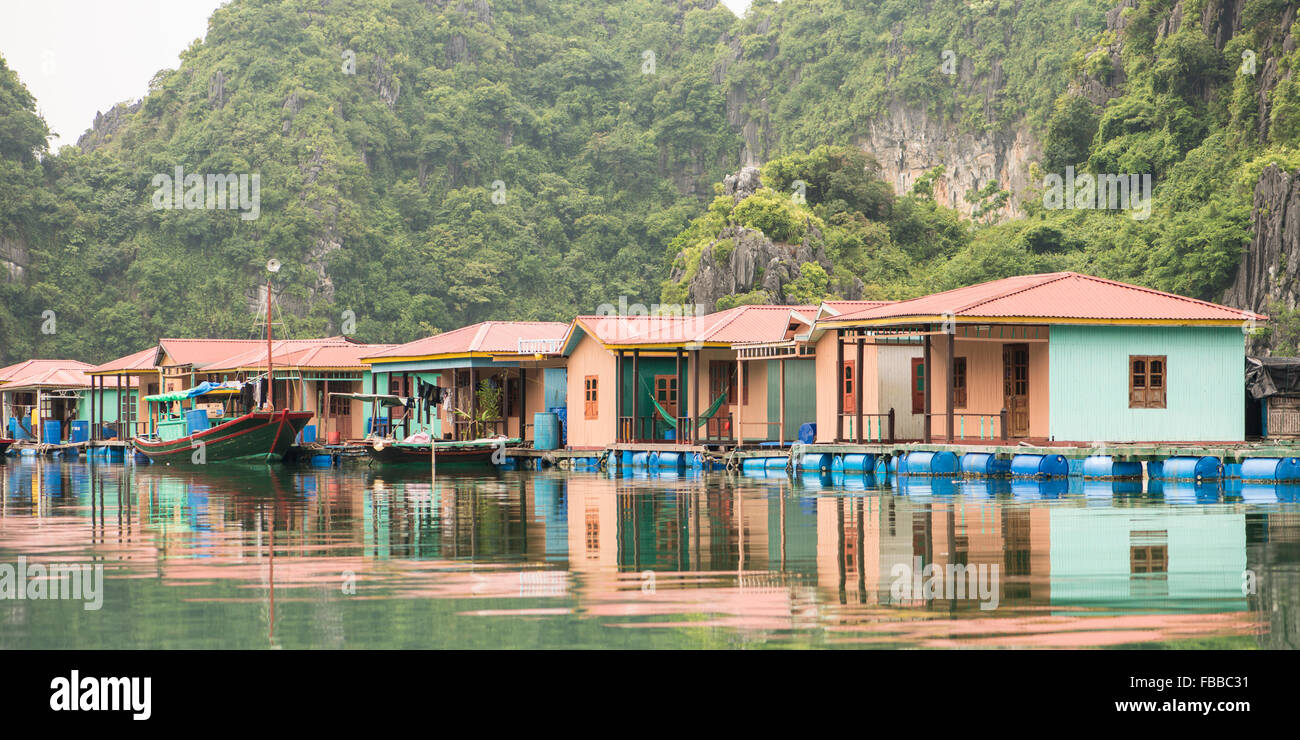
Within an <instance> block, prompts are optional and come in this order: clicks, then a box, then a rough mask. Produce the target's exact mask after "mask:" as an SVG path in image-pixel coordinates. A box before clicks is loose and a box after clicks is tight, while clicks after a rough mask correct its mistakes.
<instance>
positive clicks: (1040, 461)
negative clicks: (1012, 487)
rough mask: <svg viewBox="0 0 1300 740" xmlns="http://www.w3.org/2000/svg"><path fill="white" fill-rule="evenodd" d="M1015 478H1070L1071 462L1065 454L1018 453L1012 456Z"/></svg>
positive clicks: (1012, 473)
mask: <svg viewBox="0 0 1300 740" xmlns="http://www.w3.org/2000/svg"><path fill="white" fill-rule="evenodd" d="M1011 475H1012V477H1015V478H1068V477H1069V475H1070V463H1069V462H1068V461H1066V459H1065V456H1064V455H1016V456H1015V457H1013V458H1011Z"/></svg>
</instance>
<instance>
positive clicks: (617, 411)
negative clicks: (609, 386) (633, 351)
mask: <svg viewBox="0 0 1300 740" xmlns="http://www.w3.org/2000/svg"><path fill="white" fill-rule="evenodd" d="M582 387H583V399H584V404H585V399H586V392H587V391H586V388H587V385H586V381H585V380H584V381H583V386H582ZM625 436H626V435H625V434H624V433H623V350H621V349H620V350H619V351H618V352H617V353H615V355H614V441H615V442H626V441H628V440H626V439H624V437H625Z"/></svg>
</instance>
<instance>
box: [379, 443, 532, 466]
mask: <svg viewBox="0 0 1300 740" xmlns="http://www.w3.org/2000/svg"><path fill="white" fill-rule="evenodd" d="M517 444H519V440H518V439H507V438H505V437H497V438H493V439H474V440H466V441H452V440H448V441H445V442H435V443H434V449H433V450H432V451H430V449H429V443H428V442H386V441H384V440H373V441H371V443H370V444H368V445H366V453H367V454H369V455H370V459H371V460H373V461H374V462H378V463H384V464H393V463H420V464H423V465H425V466H429V465H430V464H431V461H430V454H432V455H433V456H434V457H435V458H436V459H437V464H438V467H443V466H451V467H468V466H473V467H479V466H485V467H490V466H492V465H493V464H494V463H493V461H492V455H493V453H494V452H496V451H497V450H499V449H504V448H505V447H509V446H511V445H517Z"/></svg>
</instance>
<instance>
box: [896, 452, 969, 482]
mask: <svg viewBox="0 0 1300 740" xmlns="http://www.w3.org/2000/svg"><path fill="white" fill-rule="evenodd" d="M906 467H907V470H900V471H899V473H900V474H903V475H934V476H944V475H956V474H957V456H956V455H955V454H953V453H951V452H910V453H908V455H907V465H906Z"/></svg>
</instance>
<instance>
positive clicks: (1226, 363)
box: [1048, 326, 1246, 442]
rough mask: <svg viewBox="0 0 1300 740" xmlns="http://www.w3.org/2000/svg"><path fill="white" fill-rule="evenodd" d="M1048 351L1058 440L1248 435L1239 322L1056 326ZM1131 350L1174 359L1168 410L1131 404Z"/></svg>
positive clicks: (1207, 438)
mask: <svg viewBox="0 0 1300 740" xmlns="http://www.w3.org/2000/svg"><path fill="white" fill-rule="evenodd" d="M1048 355H1049V372H1048V374H1049V376H1050V385H1051V388H1050V398H1051V417H1050V424H1049V428H1050V433H1051V435H1052V437H1053V438H1054V439H1056V440H1062V441H1094V440H1105V441H1115V442H1122V441H1129V442H1134V441H1194V440H1199V441H1216V442H1218V441H1238V440H1243V439H1244V438H1245V434H1246V428H1245V413H1244V408H1245V403H1246V381H1245V337H1244V335H1243V334H1242V332H1241V331H1240V330H1239V329H1238V328H1237V327H1235V326H1234V327H1139V326H1134V327H1126V326H1054V327H1052V338H1051V341H1050V342H1049V344H1048ZM1129 355H1166V356H1167V357H1168V363H1169V368H1168V383H1167V386H1166V387H1167V401H1166V406H1167V407H1166V408H1163V409H1131V408H1129V397H1128V385H1129V380H1128V372H1129V369H1128V358H1129Z"/></svg>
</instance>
